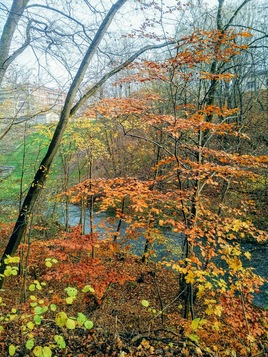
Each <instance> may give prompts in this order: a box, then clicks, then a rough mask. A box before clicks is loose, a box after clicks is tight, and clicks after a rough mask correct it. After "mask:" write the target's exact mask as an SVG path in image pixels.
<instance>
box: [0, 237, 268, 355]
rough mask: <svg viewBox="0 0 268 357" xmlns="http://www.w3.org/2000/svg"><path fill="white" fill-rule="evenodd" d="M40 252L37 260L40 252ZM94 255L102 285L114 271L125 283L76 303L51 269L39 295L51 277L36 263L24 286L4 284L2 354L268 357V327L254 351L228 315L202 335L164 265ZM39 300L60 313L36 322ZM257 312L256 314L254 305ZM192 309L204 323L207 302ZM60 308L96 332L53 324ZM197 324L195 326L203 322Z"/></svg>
mask: <svg viewBox="0 0 268 357" xmlns="http://www.w3.org/2000/svg"><path fill="white" fill-rule="evenodd" d="M53 242H54V241H53ZM33 249H34V247H33ZM41 251H42V249H41ZM44 251H45V249H44ZM44 251H43V253H44ZM36 254H37V256H36V257H35V258H36V259H37V261H38V260H39V255H38V254H40V253H36ZM95 254H96V256H97V259H98V264H100V263H101V265H98V266H99V267H105V270H103V269H100V273H99V284H100V285H101V284H103V282H104V280H105V274H106V275H107V276H109V274H113V272H115V271H117V272H121V273H122V274H123V275H122V276H124V277H125V278H123V279H120V278H115V277H113V276H111V277H110V283H106V285H105V288H104V289H103V293H102V294H101V295H99V296H96V295H95V294H94V293H90V292H87V293H86V294H85V293H84V294H83V293H81V294H80V293H79V294H77V296H76V297H75V299H74V301H73V303H71V304H66V291H65V290H64V289H65V287H66V286H68V285H69V286H70V284H66V282H65V280H64V279H60V278H58V277H57V275H56V271H53V269H52V271H51V273H50V275H48V276H49V278H48V279H47V282H46V284H47V285H46V286H44V288H42V289H41V288H40V290H39V289H38V288H37V285H38V284H37V281H41V280H42V279H43V277H45V276H46V272H45V270H46V268H44V266H43V265H40V266H39V267H38V269H39V271H37V268H36V266H35V268H34V269H31V268H32V267H31V266H30V268H29V274H28V278H27V281H26V282H23V281H22V279H21V278H19V277H9V278H7V279H6V282H5V285H4V291H2V292H1V295H0V296H1V298H0V299H1V300H0V305H2V306H1V309H2V310H1V313H0V316H1V320H0V325H2V326H3V327H2V328H1V327H0V332H1V333H0V355H1V356H3V357H5V356H15V357H17V356H25V357H28V356H29V357H30V356H37V357H38V356H40V357H50V356H53V357H56V356H57V357H59V356H74V357H86V356H103V357H105V356H119V357H128V356H133V357H134V356H144V357H145V356H159V357H160V356H166V357H169V356H178V357H179V356H184V357H187V356H203V357H207V356H217V357H220V356H232V357H239V356H255V357H257V356H258V357H260V356H268V340H267V330H266V332H265V331H264V332H263V334H262V335H261V336H260V337H259V339H258V341H255V348H254V349H250V348H248V347H246V346H244V345H245V344H244V342H243V341H242V340H241V338H240V337H239V336H237V332H235V331H233V330H232V328H228V326H227V324H225V322H224V319H225V317H224V314H223V315H222V317H221V318H220V319H221V322H222V331H217V330H216V329H215V330H213V329H211V326H209V325H207V326H201V327H200V334H199V327H198V328H197V325H195V324H194V325H195V326H193V323H192V322H191V321H187V320H185V319H183V317H182V315H183V303H184V302H183V296H182V293H181V292H180V289H179V276H178V274H177V273H176V272H175V271H173V270H172V269H168V268H166V267H165V265H163V264H160V263H157V264H156V263H153V262H147V263H146V264H143V263H141V259H140V257H137V256H134V255H132V254H130V253H128V252H122V251H116V252H113V254H111V252H110V250H109V249H107V245H106V244H105V243H104V244H100V245H98V248H97V249H96V252H95ZM29 261H30V262H31V259H30V260H29ZM35 261H36V260H35ZM42 269H43V270H42ZM73 269H75V265H73ZM71 273H72V272H70V275H71ZM53 274H55V275H53ZM92 274H93V273H92ZM92 276H93V275H92ZM96 277H98V273H97V272H96ZM37 279H38V280H37ZM72 279H73V278H72ZM89 280H90V279H89ZM96 281H97V280H94V279H93V285H92V286H94V287H95V286H97V285H96ZM33 282H34V284H35V285H36V288H37V289H35V291H32V289H31V288H30V285H31V283H33ZM90 284H92V282H91V280H90ZM78 285H79V284H78ZM72 286H75V282H74V283H73V284H72ZM78 290H79V289H78ZM22 300H24V302H22ZM35 301H38V304H39V305H40V306H52V305H53V306H57V310H56V311H55V312H54V311H50V310H48V311H45V310H44V314H40V313H39V315H40V316H41V319H42V322H40V323H39V322H38V321H37V320H35V317H34V315H36V312H35V313H34V312H33V311H35V310H33V309H35V308H36V303H35ZM33 302H34V304H35V305H34V304H33ZM32 304H33V305H32ZM34 306H35V307H34ZM252 309H255V310H256V312H257V313H258V312H259V311H258V310H259V309H258V308H256V307H254V306H253V307H252ZM53 310H54V309H53ZM194 310H195V317H196V318H199V319H203V321H205V312H204V310H205V309H204V304H203V303H202V301H198V300H197V301H196V302H195V308H194ZM58 311H64V312H65V313H66V314H67V315H68V316H75V315H77V313H82V314H84V315H85V316H87V318H88V319H90V321H92V322H93V328H91V329H86V328H84V326H79V325H77V326H76V328H74V329H72V328H70V329H68V328H66V327H62V326H58V325H57V323H55V321H56V320H55V314H57V313H58ZM261 313H263V311H262V312H261ZM71 318H72V317H71ZM74 318H75V317H74ZM195 321H197V324H198V321H199V320H198V319H196V320H195ZM242 326H244V325H243V324H241V328H244V327H242ZM266 327H267V325H266ZM1 330H2V331H1ZM59 335H61V336H63V338H64V341H65V344H64V345H63V346H61V347H60V345H59V344H57V343H56V344H55V336H59ZM198 335H200V336H199V337H198ZM29 339H33V340H34V343H35V346H43V347H44V346H48V347H49V348H51V350H53V354H49V353H48V354H46V353H45V351H43V352H40V354H38V353H39V352H36V351H37V350H34V348H31V349H29V348H26V343H27V340H29ZM11 345H12V346H15V351H14V353H13V350H10V346H11ZM237 346H240V347H237ZM241 346H242V347H241ZM243 346H244V348H243ZM239 351H240V352H239Z"/></svg>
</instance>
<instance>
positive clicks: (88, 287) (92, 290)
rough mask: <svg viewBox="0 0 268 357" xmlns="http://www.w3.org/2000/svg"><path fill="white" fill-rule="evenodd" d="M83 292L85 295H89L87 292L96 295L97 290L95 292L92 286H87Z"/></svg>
mask: <svg viewBox="0 0 268 357" xmlns="http://www.w3.org/2000/svg"><path fill="white" fill-rule="evenodd" d="M82 292H83V293H87V292H91V293H94V292H95V290H94V288H92V286H90V285H85V286H84V287H83V289H82Z"/></svg>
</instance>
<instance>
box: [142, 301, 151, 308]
mask: <svg viewBox="0 0 268 357" xmlns="http://www.w3.org/2000/svg"><path fill="white" fill-rule="evenodd" d="M141 304H142V306H144V307H148V306H149V305H150V303H149V301H148V300H142V302H141Z"/></svg>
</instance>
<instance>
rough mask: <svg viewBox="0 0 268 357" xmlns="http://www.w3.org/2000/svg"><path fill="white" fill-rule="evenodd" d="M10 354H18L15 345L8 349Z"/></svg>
mask: <svg viewBox="0 0 268 357" xmlns="http://www.w3.org/2000/svg"><path fill="white" fill-rule="evenodd" d="M8 353H9V355H10V356H14V354H15V353H16V346H14V345H9V347H8Z"/></svg>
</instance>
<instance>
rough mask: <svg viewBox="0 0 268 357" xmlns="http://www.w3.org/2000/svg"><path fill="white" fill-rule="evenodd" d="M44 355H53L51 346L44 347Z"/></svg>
mask: <svg viewBox="0 0 268 357" xmlns="http://www.w3.org/2000/svg"><path fill="white" fill-rule="evenodd" d="M42 357H52V351H51V348H50V347H48V346H45V347H43V355H42Z"/></svg>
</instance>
